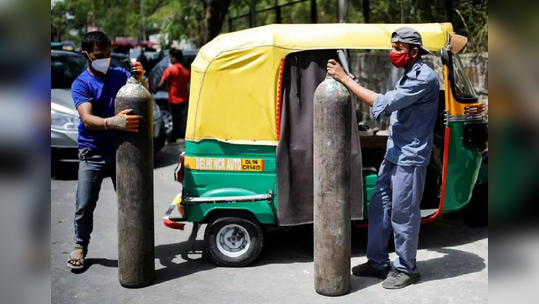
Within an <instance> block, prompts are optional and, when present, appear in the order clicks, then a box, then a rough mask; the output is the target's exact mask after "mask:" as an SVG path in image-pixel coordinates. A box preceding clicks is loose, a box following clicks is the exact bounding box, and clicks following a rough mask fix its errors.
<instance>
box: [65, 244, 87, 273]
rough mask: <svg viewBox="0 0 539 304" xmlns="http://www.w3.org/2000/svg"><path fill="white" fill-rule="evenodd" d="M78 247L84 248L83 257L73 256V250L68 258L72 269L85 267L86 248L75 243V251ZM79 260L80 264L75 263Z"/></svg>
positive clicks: (68, 264)
mask: <svg viewBox="0 0 539 304" xmlns="http://www.w3.org/2000/svg"><path fill="white" fill-rule="evenodd" d="M77 249H82V256H83V257H82V258H75V257H73V256H72V254H73V252H71V254H70V255H69V257H68V259H67V267H69V268H71V269H83V268H84V257H85V256H86V249H85V248H84V247H83V246H82V245H79V244H75V248H73V251H75V250H77ZM75 262H77V263H79V265H75V264H74V263H75Z"/></svg>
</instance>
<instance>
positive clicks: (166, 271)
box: [154, 240, 216, 285]
mask: <svg viewBox="0 0 539 304" xmlns="http://www.w3.org/2000/svg"><path fill="white" fill-rule="evenodd" d="M203 245H204V242H203V241H201V240H198V241H196V243H195V251H196V252H197V253H196V254H193V256H196V257H197V258H196V259H192V258H191V257H190V255H189V254H188V252H189V249H190V244H189V242H181V243H175V244H166V245H159V246H157V247H155V257H156V259H159V262H160V263H161V265H163V266H165V268H162V269H158V270H156V271H155V282H154V285H157V284H160V283H164V282H167V281H170V280H174V279H177V278H181V277H185V276H188V275H191V274H194V273H197V272H200V271H206V270H210V269H213V268H215V267H216V266H215V264H214V263H212V262H211V261H210V260H209V259H206V258H205V257H204V256H203V255H201V254H200V252H201V251H202V248H203ZM179 256H181V258H182V259H183V260H184V261H183V262H181V263H176V262H174V261H173V260H174V259H175V258H177V257H179Z"/></svg>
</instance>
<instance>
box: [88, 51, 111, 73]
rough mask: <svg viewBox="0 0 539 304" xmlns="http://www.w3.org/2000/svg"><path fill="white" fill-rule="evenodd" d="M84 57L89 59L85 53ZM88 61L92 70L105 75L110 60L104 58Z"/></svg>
mask: <svg viewBox="0 0 539 304" xmlns="http://www.w3.org/2000/svg"><path fill="white" fill-rule="evenodd" d="M85 53H86V55H87V56H88V58H90V55H88V53H87V52H85ZM90 61H91V62H92V63H91V64H92V68H93V69H94V70H96V71H98V72H100V73H103V74H107V72H108V70H109V66H110V58H104V59H96V60H92V59H90Z"/></svg>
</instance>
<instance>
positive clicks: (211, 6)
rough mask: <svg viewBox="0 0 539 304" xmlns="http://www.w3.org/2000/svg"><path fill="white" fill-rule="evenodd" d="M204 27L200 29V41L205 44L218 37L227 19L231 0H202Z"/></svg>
mask: <svg viewBox="0 0 539 304" xmlns="http://www.w3.org/2000/svg"><path fill="white" fill-rule="evenodd" d="M202 5H203V9H202V18H203V22H202V27H201V29H200V40H201V41H200V42H201V45H204V44H206V43H208V42H210V41H211V40H212V39H213V38H215V37H217V35H219V33H220V32H221V28H222V26H223V23H224V21H225V17H226V13H227V12H228V7H229V5H230V0H205V1H202Z"/></svg>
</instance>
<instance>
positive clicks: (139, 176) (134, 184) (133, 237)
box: [115, 76, 155, 288]
mask: <svg viewBox="0 0 539 304" xmlns="http://www.w3.org/2000/svg"><path fill="white" fill-rule="evenodd" d="M152 103H153V101H152V96H151V94H150V92H148V90H146V88H144V87H143V86H142V84H140V82H139V81H138V80H137V79H136V78H135V77H134V76H131V77H130V78H129V79H128V80H127V83H126V84H125V86H123V87H122V88H121V89H120V90H119V91H118V94H117V95H116V100H115V109H116V113H119V112H120V111H122V110H125V109H132V110H133V113H132V114H134V115H141V116H142V119H141V123H140V127H139V130H138V132H136V133H133V132H125V131H117V132H116V192H117V194H118V276H119V281H120V284H121V285H122V286H124V287H131V288H136V287H143V286H148V285H150V284H151V283H152V282H153V279H154V272H155V261H154V218H153V111H152V110H153V108H152Z"/></svg>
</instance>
